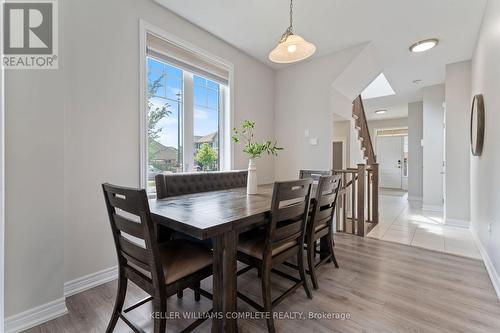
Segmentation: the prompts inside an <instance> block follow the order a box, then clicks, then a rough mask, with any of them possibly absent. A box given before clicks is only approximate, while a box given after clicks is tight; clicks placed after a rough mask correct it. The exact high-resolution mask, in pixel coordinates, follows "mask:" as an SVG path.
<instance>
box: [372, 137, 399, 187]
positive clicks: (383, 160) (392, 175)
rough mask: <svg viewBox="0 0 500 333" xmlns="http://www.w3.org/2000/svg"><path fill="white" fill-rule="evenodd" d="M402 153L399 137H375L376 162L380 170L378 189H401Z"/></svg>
mask: <svg viewBox="0 0 500 333" xmlns="http://www.w3.org/2000/svg"><path fill="white" fill-rule="evenodd" d="M402 152H403V145H402V140H401V137H400V136H379V137H377V162H378V163H379V170H380V187H387V188H398V189H400V188H401V187H402V176H403V175H402V170H403V169H402V163H403V159H402Z"/></svg>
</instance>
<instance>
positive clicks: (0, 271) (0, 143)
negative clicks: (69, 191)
mask: <svg viewBox="0 0 500 333" xmlns="http://www.w3.org/2000/svg"><path fill="white" fill-rule="evenodd" d="M0 17H3V6H0ZM0 50H3V38H0ZM4 80H5V70H4V69H3V68H0V333H3V329H4V328H3V322H4V317H5V308H4V304H5V293H4V282H5V280H4V276H5V273H4V267H5V109H4V97H5V89H4V88H5V81H4Z"/></svg>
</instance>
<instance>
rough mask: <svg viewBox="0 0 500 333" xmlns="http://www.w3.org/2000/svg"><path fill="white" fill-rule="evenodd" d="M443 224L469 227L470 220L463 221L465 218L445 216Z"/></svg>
mask: <svg viewBox="0 0 500 333" xmlns="http://www.w3.org/2000/svg"><path fill="white" fill-rule="evenodd" d="M444 224H446V225H451V226H454V227H460V228H467V229H468V228H469V226H470V222H469V221H465V220H458V219H450V218H448V217H447V218H445V220H444Z"/></svg>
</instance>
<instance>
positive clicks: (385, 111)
mask: <svg viewBox="0 0 500 333" xmlns="http://www.w3.org/2000/svg"><path fill="white" fill-rule="evenodd" d="M375 113H376V114H386V113H387V110H375Z"/></svg>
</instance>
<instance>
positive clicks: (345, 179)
mask: <svg viewBox="0 0 500 333" xmlns="http://www.w3.org/2000/svg"><path fill="white" fill-rule="evenodd" d="M333 173H334V174H340V175H341V176H342V187H341V189H340V191H339V196H338V198H337V207H336V212H337V213H336V216H337V231H339V232H349V230H348V229H350V232H351V233H352V234H355V235H358V236H362V237H363V236H365V234H366V233H367V232H369V231H370V230H371V229H373V227H374V226H375V225H377V223H378V218H379V212H378V177H379V175H378V164H377V163H374V164H372V165H366V164H358V167H357V168H348V169H345V170H333ZM349 215H350V216H349Z"/></svg>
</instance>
